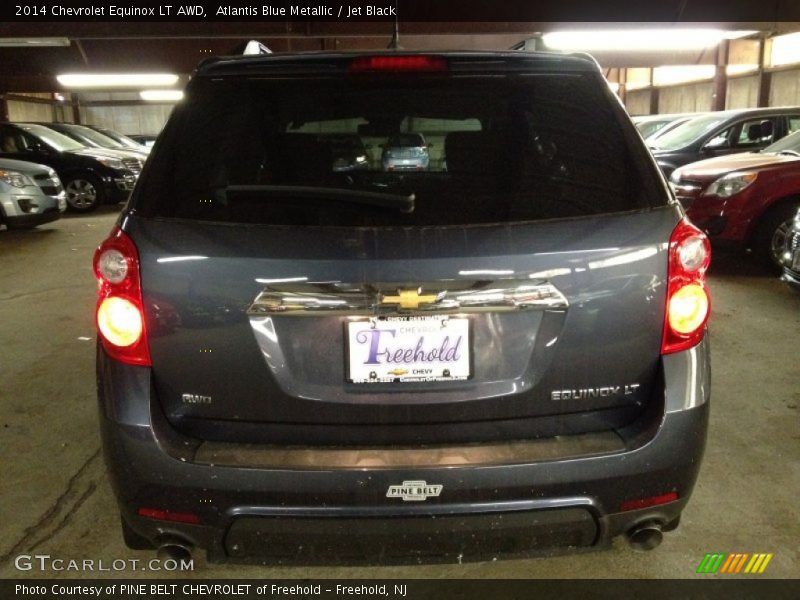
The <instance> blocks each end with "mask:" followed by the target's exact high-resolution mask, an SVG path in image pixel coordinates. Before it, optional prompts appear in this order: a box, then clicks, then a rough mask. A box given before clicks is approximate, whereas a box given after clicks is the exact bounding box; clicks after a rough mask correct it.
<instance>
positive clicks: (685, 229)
mask: <svg viewBox="0 0 800 600" xmlns="http://www.w3.org/2000/svg"><path fill="white" fill-rule="evenodd" d="M668 260H669V263H668V265H669V266H668V283H667V307H666V311H665V312H666V315H665V318H664V336H663V338H662V341H661V353H662V354H670V353H672V352H679V351H681V350H686V349H687V348H691V347H692V346H696V345H697V344H699V343H700V340H702V339H703V332H704V328H705V325H706V323H707V322H708V316H709V314H710V312H711V300H710V298H709V295H708V288H707V287H706V271H707V270H708V265H709V264H710V263H711V245H710V244H709V242H708V238H707V237H706V235H705V234H704V233H703V232H702V231H700V230H699V229H698V228H697V227H695V226H694V225H692V224H691V223H689V222H688V221H686V220H683V221H681V222H680V223H678V225H677V227H675V229H674V230H673V232H672V235H671V236H670V240H669V259H668Z"/></svg>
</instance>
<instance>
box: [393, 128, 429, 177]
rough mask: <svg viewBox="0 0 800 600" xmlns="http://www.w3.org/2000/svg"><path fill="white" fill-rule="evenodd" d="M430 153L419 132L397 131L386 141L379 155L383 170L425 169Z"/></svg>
mask: <svg viewBox="0 0 800 600" xmlns="http://www.w3.org/2000/svg"><path fill="white" fill-rule="evenodd" d="M430 161H431V158H430V155H429V154H428V146H427V144H426V143H425V138H424V137H423V135H422V134H421V133H399V134H396V135H393V136H392V137H390V138H389V140H388V141H387V142H386V145H385V146H384V148H383V154H382V155H381V164H382V165H383V170H384V171H426V170H427V169H428V166H429V165H430Z"/></svg>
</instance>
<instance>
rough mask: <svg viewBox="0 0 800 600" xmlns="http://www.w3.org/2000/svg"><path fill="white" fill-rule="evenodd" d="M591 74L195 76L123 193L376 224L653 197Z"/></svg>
mask: <svg viewBox="0 0 800 600" xmlns="http://www.w3.org/2000/svg"><path fill="white" fill-rule="evenodd" d="M600 83H601V82H599V81H598V80H597V79H596V76H595V75H591V74H587V75H583V74H574V73H572V74H563V75H553V74H537V75H513V74H511V75H502V76H500V75H498V76H492V77H463V78H461V77H442V76H438V77H436V76H432V77H426V76H420V75H417V76H408V75H404V76H395V77H383V78H370V77H335V78H320V79H313V78H303V79H302V80H299V79H292V78H286V79H282V80H272V79H269V78H255V77H253V78H245V77H237V78H234V77H230V78H215V79H211V78H204V77H198V78H196V79H195V80H194V81H193V82H192V84H191V86H190V90H189V91H188V93H187V99H186V100H185V101H184V103H183V104H182V105H180V106H179V107H177V108H176V109H175V111H174V113H173V116H172V117H171V119H170V122H169V124H168V125H167V127H166V128H165V130H164V132H163V134H162V139H161V141H160V143H159V147H158V148H157V150H156V154H155V155H154V156H153V157H151V159H150V161H149V162H148V166H147V167H146V169H145V173H144V174H143V176H142V179H141V180H140V185H139V186H138V188H137V192H136V194H135V196H134V199H133V205H134V206H135V208H136V209H137V211H138V212H139V213H140V214H143V215H144V216H149V217H164V218H179V219H196V220H207V221H220V222H234V223H262V224H274V225H292V226H304V225H307V226H319V225H321V226H324V225H331V226H356V227H358V226H367V227H374V226H445V225H463V224H480V223H502V222H514V221H530V220H539V219H551V218H564V217H576V216H584V215H594V214H603V213H613V212H620V211H630V210H636V209H641V208H645V207H648V206H652V205H654V204H663V203H664V202H665V201H666V200H667V199H666V196H665V194H664V192H663V191H659V188H658V187H657V186H656V185H655V182H656V179H655V177H656V175H655V169H654V168H653V167H652V164H651V163H650V162H649V161H648V160H647V159H646V151H645V149H644V147H643V146H642V145H641V142H638V143H637V142H636V141H635V136H633V135H632V131H633V130H632V128H627V129H630V131H627V130H626V129H623V127H622V125H621V121H620V117H619V116H618V115H619V113H621V110H620V109H619V107H617V108H616V109H614V108H612V106H611V103H610V102H609V100H608V98H607V96H606V95H605V94H604V90H603V87H602V85H600ZM622 118H624V116H623V117H622ZM398 147H401V148H400V149H401V150H402V151H400V152H397V148H398ZM404 148H408V149H407V150H405V149H404ZM423 148H424V149H423ZM334 190H335V192H334ZM329 191H330V193H329ZM411 197H413V200H412V201H411V202H412V203H413V210H409V204H408V199H409V198H411ZM376 198H378V200H376ZM395 199H399V200H400V201H398V202H395Z"/></svg>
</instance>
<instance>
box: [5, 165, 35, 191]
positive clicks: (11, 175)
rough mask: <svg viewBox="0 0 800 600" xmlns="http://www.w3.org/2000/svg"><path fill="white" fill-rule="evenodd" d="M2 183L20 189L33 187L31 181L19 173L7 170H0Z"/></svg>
mask: <svg viewBox="0 0 800 600" xmlns="http://www.w3.org/2000/svg"><path fill="white" fill-rule="evenodd" d="M0 181H2V182H4V183H7V184H8V185H13V186H14V187H18V188H24V187H25V186H27V185H31V181H30V180H29V179H28V178H27V177H25V175H23V174H22V173H20V172H19V171H9V170H7V169H0Z"/></svg>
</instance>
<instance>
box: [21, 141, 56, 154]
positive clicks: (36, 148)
mask: <svg viewBox="0 0 800 600" xmlns="http://www.w3.org/2000/svg"><path fill="white" fill-rule="evenodd" d="M25 151H26V152H41V153H42V154H50V147H49V146H48V145H47V144H43V143H42V142H35V143H33V144H31V145H30V146H28V147H27V148H25Z"/></svg>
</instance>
